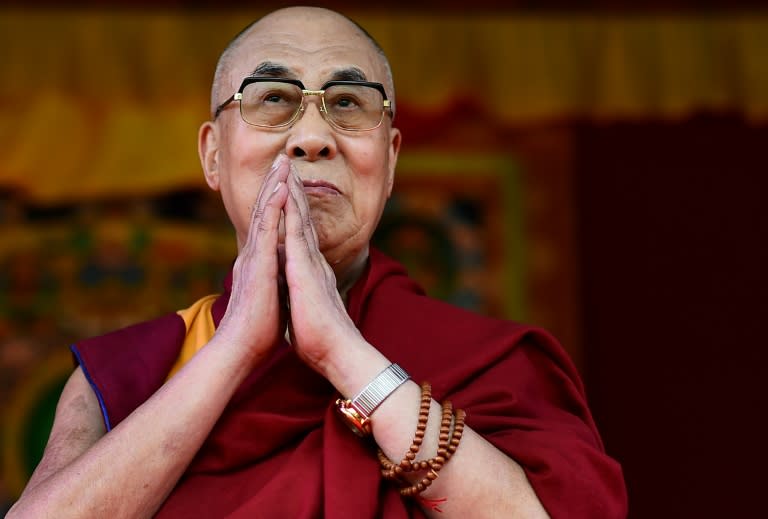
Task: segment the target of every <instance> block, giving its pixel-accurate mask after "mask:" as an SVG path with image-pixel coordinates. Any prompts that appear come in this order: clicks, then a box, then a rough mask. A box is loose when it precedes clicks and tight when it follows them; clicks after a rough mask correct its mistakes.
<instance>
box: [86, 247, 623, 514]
mask: <svg viewBox="0 0 768 519" xmlns="http://www.w3.org/2000/svg"><path fill="white" fill-rule="evenodd" d="M230 289H231V279H228V280H227V282H226V283H225V292H224V293H223V294H222V295H221V296H220V297H219V298H218V299H217V300H216V302H215V303H214V305H213V307H212V310H211V311H212V314H213V320H214V323H215V324H216V325H218V323H219V321H220V319H221V317H222V315H223V314H224V311H225V309H226V305H227V302H228V299H229V293H230ZM348 311H349V315H350V317H351V318H352V320H353V321H354V322H355V324H356V326H357V327H358V328H359V329H360V331H361V332H362V334H363V336H364V337H365V338H366V340H368V341H369V342H370V343H371V344H373V345H374V346H376V348H378V349H379V350H380V351H381V352H382V353H383V354H384V355H385V356H386V357H387V358H388V359H390V360H391V361H392V362H397V363H398V364H400V366H402V367H403V368H404V369H405V370H406V371H407V372H408V373H409V374H410V375H411V377H412V378H413V380H415V381H416V382H420V381H423V380H426V381H429V382H431V383H432V388H433V396H434V398H435V399H437V400H438V401H442V400H443V399H450V400H451V401H452V402H453V403H454V405H455V406H456V407H460V408H463V409H465V410H466V411H467V419H466V422H467V425H468V426H470V427H472V429H474V430H475V431H477V432H478V433H479V434H481V435H482V436H484V437H485V438H486V439H487V440H488V441H489V442H491V443H492V444H493V445H495V446H496V447H497V448H498V449H500V450H501V451H503V452H504V453H506V454H507V455H509V456H510V457H512V458H513V459H514V460H515V461H516V462H517V463H519V464H520V465H521V466H522V467H523V469H524V470H525V473H526V475H527V477H528V480H529V481H530V483H531V485H532V486H533V488H534V490H535V492H536V494H537V495H538V497H539V499H540V500H541V502H542V503H543V505H544V507H545V508H546V510H547V511H548V512H549V514H550V516H551V517H553V518H560V517H564V518H569V519H578V518H589V519H594V518H620V517H625V516H626V514H627V502H626V490H625V486H624V480H623V477H622V472H621V468H620V466H619V464H618V463H617V462H616V461H614V460H613V459H611V458H610V457H608V456H607V455H606V454H605V452H604V450H603V446H602V443H601V440H600V437H599V435H598V432H597V429H596V428H595V424H594V422H593V420H592V417H591V415H590V412H589V410H588V408H587V404H586V401H585V397H584V390H583V387H582V384H581V381H580V379H579V377H578V374H577V373H576V370H575V369H574V367H573V365H572V363H571V361H570V360H569V359H568V357H567V356H566V354H565V352H564V351H563V350H562V348H561V347H560V346H559V345H558V344H557V342H556V341H555V340H554V339H553V338H552V337H551V336H550V335H549V334H547V333H546V332H544V331H542V330H540V329H537V328H533V327H529V326H523V325H520V324H516V323H512V322H508V321H500V320H495V319H490V318H487V317H482V316H479V315H477V314H473V313H470V312H467V311H465V310H462V309H459V308H456V307H453V306H450V305H448V304H445V303H442V302H439V301H436V300H433V299H429V298H427V297H426V296H425V295H424V294H423V291H422V290H421V289H420V288H419V287H418V286H417V285H416V284H415V283H414V282H413V281H412V280H410V279H409V278H408V277H407V275H406V273H405V270H404V269H403V268H402V267H401V266H400V265H399V264H397V263H395V262H394V261H392V260H391V259H389V258H387V257H386V256H384V255H383V254H382V253H380V252H378V251H376V250H372V251H371V256H370V262H369V266H368V268H367V269H366V271H365V273H364V274H363V276H362V277H361V279H360V280H359V281H358V282H357V284H356V285H355V286H354V287H353V289H352V290H351V291H350V293H349V304H348ZM184 336H185V325H184V322H183V320H182V319H181V317H180V316H179V315H177V314H169V315H167V316H164V317H161V318H159V319H156V320H154V321H149V322H146V323H141V324H138V325H135V326H132V327H129V328H126V329H123V330H119V331H116V332H113V333H110V334H107V335H104V336H101V337H96V338H92V339H88V340H85V341H82V342H80V343H78V344H76V345H74V346H73V347H72V349H73V351H74V353H75V356H76V358H77V360H78V362H79V363H80V365H81V366H82V368H83V371H84V373H85V375H86V377H87V378H88V380H89V382H90V383H91V385H92V387H93V389H94V391H95V392H96V394H97V396H98V398H99V401H100V403H101V406H102V411H103V413H104V419H105V423H106V424H107V428H108V429H109V428H112V427H114V426H116V425H117V424H118V423H119V422H120V421H121V420H123V419H124V418H125V417H126V416H128V414H130V413H131V412H132V411H133V410H134V409H135V408H136V407H138V406H140V405H141V404H142V402H144V401H145V400H147V399H148V398H149V397H150V396H151V395H152V394H153V393H154V392H155V391H156V390H157V389H158V388H159V387H160V386H161V385H162V384H163V382H164V381H165V378H166V377H167V375H168V372H169V371H170V369H171V367H172V365H173V364H174V362H175V361H176V358H177V357H178V355H179V350H180V348H181V345H182V342H183V340H184ZM337 397H338V393H337V392H336V390H335V389H334V388H333V386H332V385H331V384H330V383H329V382H328V381H327V380H325V379H324V378H323V377H322V376H320V375H319V374H317V373H316V372H315V371H313V370H312V369H310V368H308V367H307V366H306V365H305V364H304V363H303V362H301V360H299V358H298V357H297V356H296V355H295V353H294V351H293V350H292V349H291V348H290V347H289V346H288V345H287V344H286V343H283V344H281V345H280V346H279V347H277V348H276V349H275V350H274V353H273V354H272V355H271V356H270V357H269V358H268V359H267V360H266V361H265V363H264V364H262V365H261V366H259V368H258V369H256V370H255V371H254V372H253V373H252V374H251V375H250V376H249V377H248V378H247V379H246V380H245V381H244V382H243V384H242V386H241V387H240V388H239V389H238V390H237V392H236V393H235V395H234V396H233V397H232V400H231V401H230V403H229V404H228V406H227V407H226V409H225V410H224V412H223V414H222V415H221V417H220V419H219V420H218V422H217V424H216V425H215V427H214V429H213V431H212V432H211V434H210V436H209V437H208V439H207V440H206V441H205V443H204V444H203V446H202V447H201V448H200V451H199V452H198V453H197V455H196V456H195V458H194V459H193V461H192V462H191V464H190V465H189V467H188V469H187V471H186V473H185V474H184V475H183V476H182V478H181V480H180V481H179V482H178V484H177V486H176V488H175V489H174V491H173V492H172V493H171V495H170V496H169V497H168V499H167V500H166V502H165V503H164V505H163V506H162V508H161V509H160V510H159V512H158V517H205V518H212V517H233V518H234V517H262V516H264V517H291V518H310V517H321V516H323V517H329V518H350V517H354V518H365V517H387V518H401V517H402V518H405V517H423V513H422V512H421V510H420V508H419V506H418V504H417V503H416V502H415V501H413V500H411V499H407V498H401V497H400V495H399V493H398V492H397V490H396V488H395V487H394V486H393V484H392V483H391V482H389V481H386V480H383V479H382V478H381V476H380V472H379V465H378V461H377V459H376V452H375V445H373V444H372V443H371V442H370V441H364V440H360V439H359V438H357V437H356V436H354V435H353V434H352V433H351V432H350V431H349V430H348V429H347V428H346V426H345V425H344V424H343V423H342V422H341V421H340V420H339V419H338V417H337V416H336V414H335V411H334V406H333V403H334V400H335V399H336V398H337ZM414 405H415V404H414ZM459 448H461V446H459ZM493 477H494V474H492V473H489V474H488V478H489V479H492V478H493ZM445 497H447V499H448V500H449V502H450V499H451V496H445Z"/></svg>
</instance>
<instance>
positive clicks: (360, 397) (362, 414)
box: [336, 364, 411, 436]
mask: <svg viewBox="0 0 768 519" xmlns="http://www.w3.org/2000/svg"><path fill="white" fill-rule="evenodd" d="M409 378H411V377H410V376H409V375H408V373H406V372H405V370H404V369H403V368H401V367H400V366H398V365H397V364H390V365H389V366H387V368H386V369H384V371H382V372H381V373H379V374H378V375H377V376H376V377H375V378H374V379H373V380H371V382H370V383H368V385H367V386H365V387H364V388H363V389H362V390H361V391H360V392H359V393H357V394H356V395H355V396H354V397H353V398H352V399H351V400H343V399H339V400H337V401H336V405H337V410H338V411H339V413H340V415H341V417H342V418H343V419H344V420H345V422H346V423H347V425H348V426H349V427H350V429H352V431H353V432H354V433H355V434H357V435H358V436H366V435H368V434H370V433H371V424H370V420H369V419H368V418H369V417H370V416H371V414H372V413H373V411H375V410H376V408H377V407H379V406H380V405H381V403H382V402H383V401H384V400H386V399H387V397H389V395H391V394H392V393H393V392H394V391H395V389H397V388H398V387H400V386H401V385H402V384H403V383H404V382H405V381H406V380H408V379H409Z"/></svg>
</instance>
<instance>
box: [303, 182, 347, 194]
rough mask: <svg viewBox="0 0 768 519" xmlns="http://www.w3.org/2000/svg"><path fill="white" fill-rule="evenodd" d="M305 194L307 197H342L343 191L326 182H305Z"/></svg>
mask: <svg viewBox="0 0 768 519" xmlns="http://www.w3.org/2000/svg"><path fill="white" fill-rule="evenodd" d="M302 185H303V186H304V192H305V193H306V194H307V195H318V196H323V195H340V194H341V191H340V190H339V188H338V187H336V186H335V185H334V184H332V183H330V182H326V181H325V180H309V179H308V180H303V181H302Z"/></svg>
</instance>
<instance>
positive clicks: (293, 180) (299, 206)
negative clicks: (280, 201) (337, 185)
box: [288, 170, 319, 249]
mask: <svg viewBox="0 0 768 519" xmlns="http://www.w3.org/2000/svg"><path fill="white" fill-rule="evenodd" d="M288 183H289V187H290V191H291V209H295V211H296V212H297V213H298V224H299V225H300V228H297V229H296V232H298V233H300V235H302V236H303V237H304V239H305V240H306V242H307V245H308V246H309V247H310V248H311V249H319V243H318V240H317V233H316V232H315V226H314V225H313V224H312V215H311V212H310V209H309V201H308V200H307V195H306V193H305V192H304V186H303V184H302V182H301V179H300V178H299V175H298V174H297V173H296V171H295V170H292V171H291V174H290V175H289V178H288Z"/></svg>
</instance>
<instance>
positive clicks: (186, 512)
mask: <svg viewBox="0 0 768 519" xmlns="http://www.w3.org/2000/svg"><path fill="white" fill-rule="evenodd" d="M212 99H213V102H212V113H213V118H212V120H211V121H209V122H206V123H204V124H203V125H202V127H201V129H200V134H199V151H200V159H201V162H202V165H203V170H204V173H205V178H206V181H207V183H208V185H209V186H210V187H211V188H212V189H214V190H217V191H220V192H221V197H222V200H223V202H224V205H225V207H226V210H227V213H228V215H229V218H230V219H231V221H232V224H233V225H234V227H235V229H236V233H237V243H238V250H239V253H238V257H237V260H236V261H235V263H234V267H233V271H232V275H231V276H230V278H229V279H228V280H227V283H226V286H225V291H224V293H223V294H222V295H220V296H210V297H207V298H204V299H202V300H200V301H198V302H197V303H195V304H194V305H193V306H192V307H190V308H188V309H186V310H182V311H180V312H178V313H175V314H171V315H167V316H164V317H161V318H159V319H157V320H154V321H151V322H148V323H142V324H139V325H136V326H133V327H130V328H127V329H125V330H120V331H117V332H114V333H112V334H109V335H106V336H103V337H98V338H94V339H90V340H86V341H82V342H81V343H78V344H76V345H74V346H73V351H74V353H75V355H76V357H77V360H78V363H79V367H78V368H77V369H76V370H75V372H74V373H73V374H72V376H71V378H70V380H69V382H68V383H67V385H66V387H65V389H64V391H63V393H62V395H61V399H60V401H59V405H58V408H57V411H56V418H55V424H54V426H53V430H52V432H51V436H50V439H49V442H48V446H47V448H46V451H45V454H44V457H43V459H42V461H41V463H40V465H39V466H38V467H37V469H36V471H35V473H34V475H33V476H32V478H31V480H30V481H29V484H28V486H27V489H26V490H25V492H24V494H23V495H22V497H21V499H20V500H19V502H18V503H16V505H15V506H14V508H13V509H12V510H11V512H10V515H9V517H48V516H55V517H110V518H117V517H149V516H153V515H157V516H160V517H262V516H264V517H298V518H303V517H318V516H326V517H345V518H347V517H413V516H417V517H421V516H424V515H426V516H439V517H446V518H447V517H462V518H466V517H547V516H551V517H569V518H575V517H589V518H596V517H621V516H623V515H625V514H626V496H625V491H624V483H623V480H622V476H621V470H620V468H619V466H618V464H616V463H615V462H614V461H613V460H611V459H610V458H609V457H607V456H606V455H605V454H604V452H603V449H602V445H601V442H600V439H599V436H598V434H597V431H596V429H595V427H594V424H593V422H592V419H591V417H590V414H589V411H588V409H587V406H586V403H585V401H584V396H583V391H582V388H581V384H580V382H579V380H578V376H577V375H576V373H575V372H574V370H573V368H572V365H571V363H570V362H569V361H568V359H567V358H566V357H565V355H564V354H563V352H562V350H561V349H560V348H559V346H558V345H557V344H556V343H555V342H554V341H553V340H552V339H551V338H550V337H549V336H548V335H547V334H546V333H544V332H541V331H538V330H536V329H533V328H529V327H524V326H521V325H518V324H514V323H507V322H500V321H495V320H491V319H487V318H483V317H480V316H477V315H473V314H469V313H467V312H464V311H462V310H459V309H456V308H452V307H450V306H448V305H445V304H442V303H439V302H437V301H433V300H430V299H428V298H426V297H425V296H424V295H423V294H422V293H421V292H420V290H419V289H418V288H417V287H416V286H415V285H414V284H413V283H412V282H411V281H409V280H408V278H407V277H406V275H405V273H404V271H403V269H402V268H401V267H399V266H398V265H397V264H396V263H395V262H393V261H392V260H390V259H388V258H386V257H384V256H383V255H382V254H381V253H379V252H377V251H375V250H371V249H369V240H370V239H371V235H372V233H373V231H374V228H375V227H376V225H377V223H378V221H379V218H380V216H381V213H382V209H383V207H384V203H385V201H386V199H387V198H388V196H389V194H390V192H391V189H392V183H393V178H394V171H395V164H396V161H397V155H398V151H399V149H400V142H401V137H400V132H399V131H398V130H397V129H395V128H393V126H392V115H393V104H392V102H393V99H394V90H393V85H392V77H391V73H390V69H389V65H388V63H387V60H386V58H385V56H384V54H383V52H382V51H381V49H380V48H379V47H378V45H377V44H376V43H375V42H374V41H373V40H372V39H371V37H370V36H369V35H367V34H366V33H365V32H364V31H363V30H362V29H360V28H359V27H358V26H357V25H355V24H354V23H352V22H350V21H349V20H348V19H347V18H345V17H343V16H341V15H339V14H336V13H334V12H331V11H327V10H324V9H317V8H289V9H283V10H279V11H276V12H274V13H272V14H270V15H268V16H266V17H264V18H262V19H261V20H259V21H257V22H255V23H254V24H252V25H251V26H249V27H248V28H247V29H246V30H245V31H243V32H242V33H241V34H240V35H239V36H237V37H236V38H235V39H234V40H233V42H232V43H231V44H230V46H229V47H228V48H227V50H225V52H224V53H223V55H222V57H221V59H220V61H219V64H218V67H217V69H216V76H215V80H214V84H213V91H212ZM416 381H418V382H421V381H428V382H431V388H430V386H429V385H426V384H422V385H421V386H420V385H419V384H418V383H417V382H416ZM433 397H434V398H433ZM446 399H449V400H451V401H452V402H453V405H454V406H455V409H458V408H459V407H461V408H463V409H464V410H466V425H465V424H464V412H463V411H459V410H456V411H455V412H454V410H453V409H454V408H452V407H451V404H449V403H447V402H445V400H446ZM420 402H421V403H420ZM439 402H443V404H442V405H441V404H440V403H439ZM350 428H351V429H352V431H350ZM353 432H355V433H357V434H353ZM366 435H367V436H368V439H361V438H360V437H359V436H366Z"/></svg>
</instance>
